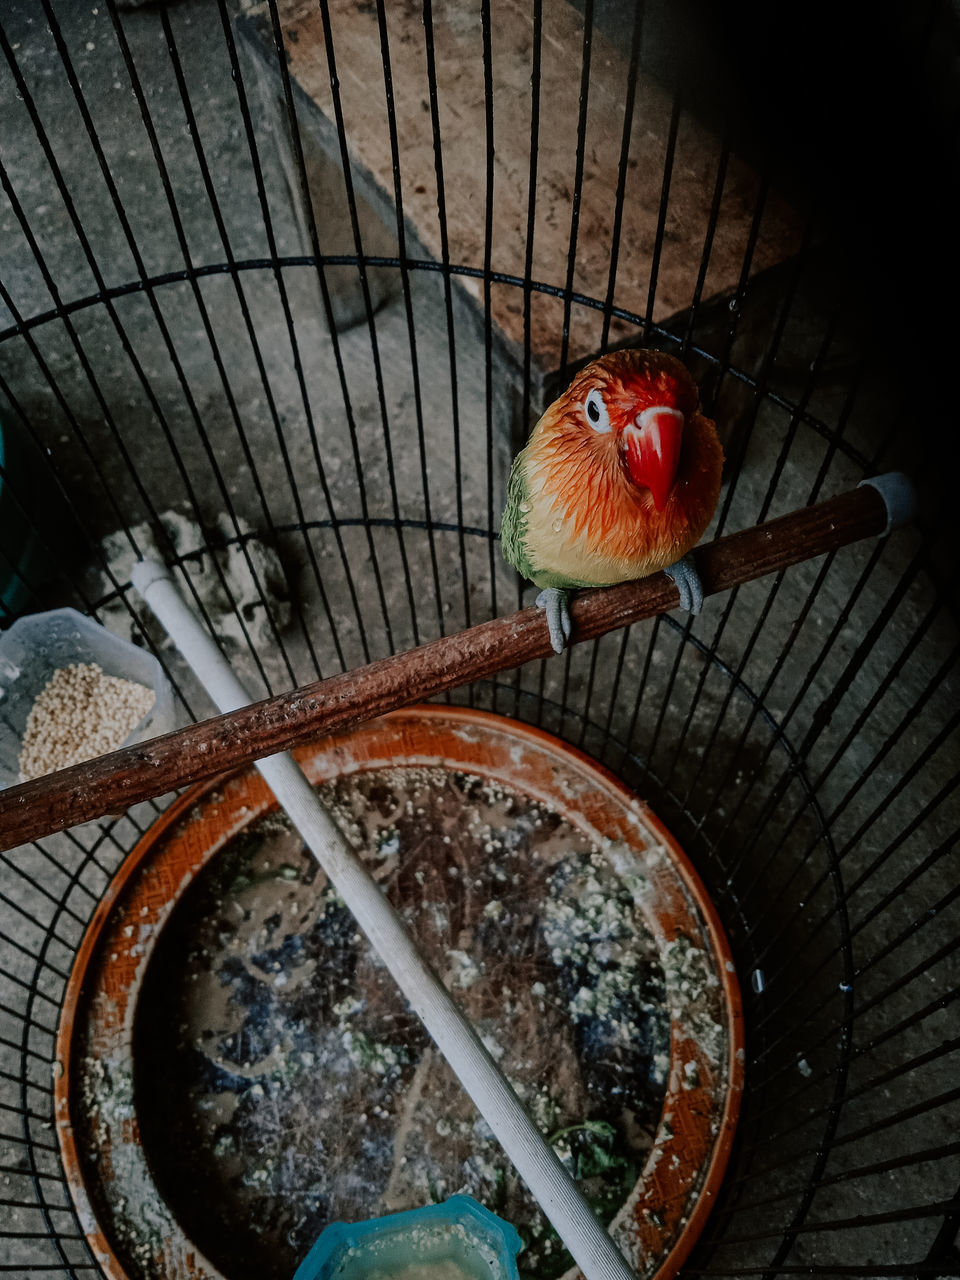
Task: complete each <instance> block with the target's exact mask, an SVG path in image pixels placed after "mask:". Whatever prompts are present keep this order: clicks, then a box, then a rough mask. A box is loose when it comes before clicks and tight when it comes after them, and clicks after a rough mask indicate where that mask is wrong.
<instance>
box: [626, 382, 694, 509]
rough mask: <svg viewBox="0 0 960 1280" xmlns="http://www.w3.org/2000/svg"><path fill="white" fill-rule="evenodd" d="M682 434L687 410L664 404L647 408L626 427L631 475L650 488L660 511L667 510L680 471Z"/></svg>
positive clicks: (655, 504) (627, 454)
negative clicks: (666, 506)
mask: <svg viewBox="0 0 960 1280" xmlns="http://www.w3.org/2000/svg"><path fill="white" fill-rule="evenodd" d="M682 436H683V414H682V413H681V412H680V410H679V409H667V408H665V407H664V406H663V405H655V406H654V407H653V408H651V409H644V411H643V413H641V414H639V415H638V416H637V419H636V421H635V422H631V423H628V424H627V426H626V427H624V429H623V433H622V436H621V440H622V443H623V447H624V450H625V452H626V461H627V470H628V471H629V473H630V479H631V480H632V481H633V483H634V484H636V485H640V486H641V487H643V488H647V489H649V490H650V493H651V494H652V496H653V503H654V506H655V507H656V508H657V510H658V511H662V510H663V508H664V505H665V504H666V501H667V498H668V497H669V494H670V489H671V488H672V486H673V481H674V478H675V476H676V474H677V466H678V465H679V462H680V445H681V443H682Z"/></svg>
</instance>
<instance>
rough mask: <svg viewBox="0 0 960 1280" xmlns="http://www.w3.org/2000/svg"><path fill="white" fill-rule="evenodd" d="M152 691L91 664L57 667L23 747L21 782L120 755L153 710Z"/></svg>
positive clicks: (29, 723) (38, 703)
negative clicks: (112, 753)
mask: <svg viewBox="0 0 960 1280" xmlns="http://www.w3.org/2000/svg"><path fill="white" fill-rule="evenodd" d="M153 703H154V696H153V690H152V689H148V688H146V686H145V685H142V684H137V683H135V681H133V680H122V679H121V678H120V677H119V676H108V675H104V673H103V671H102V669H101V668H100V667H98V666H97V664H96V663H93V662H77V663H73V664H71V665H70V666H69V667H59V668H58V669H57V670H56V671H55V672H54V673H53V675H52V676H51V677H50V679H49V680H48V681H47V684H46V685H45V686H44V688H43V689H42V690H41V692H40V693H39V694H38V695H37V698H36V701H35V702H34V704H33V706H32V707H31V708H30V714H29V716H28V717H27V727H26V730H25V731H24V735H23V744H22V746H21V748H20V777H21V780H22V781H23V782H28V781H29V780H30V779H31V778H39V777H41V776H42V775H43V774H45V773H52V772H53V771H54V770H55V769H65V768H66V767H67V765H71V764H78V763H79V762H80V761H81V760H92V759H93V757H94V756H101V755H104V754H105V753H106V752H108V751H116V749H117V747H119V746H120V744H121V742H123V740H124V739H125V738H126V737H128V736H129V735H130V733H132V731H133V729H134V728H135V727H136V726H137V725H138V724H139V722H140V721H141V720H142V719H143V717H144V716H145V715H146V714H147V712H148V711H149V710H150V708H151V707H152V706H153Z"/></svg>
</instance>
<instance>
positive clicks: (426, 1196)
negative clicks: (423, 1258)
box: [60, 708, 743, 1280]
mask: <svg viewBox="0 0 960 1280" xmlns="http://www.w3.org/2000/svg"><path fill="white" fill-rule="evenodd" d="M302 762H303V764H304V767H305V768H307V770H308V773H309V774H310V776H311V778H312V779H313V780H314V781H315V782H316V783H318V785H320V788H321V795H322V797H323V799H324V802H325V803H326V805H327V806H328V808H329V809H330V811H331V812H332V813H333V814H334V815H335V816H336V818H337V820H338V823H339V825H340V826H341V828H342V829H343V830H344V832H345V834H346V835H347V838H348V839H349V840H350V841H351V843H352V844H353V845H354V846H355V848H357V850H358V851H360V852H361V853H362V854H363V856H364V857H365V858H366V859H367V860H368V862H369V865H370V867H371V870H372V872H373V874H374V876H375V877H376V879H377V880H378V881H379V882H380V883H381V884H382V886H383V888H384V891H385V892H386V893H387V895H388V897H389V898H390V900H391V901H392V902H393V904H394V905H395V906H396V907H397V909H398V910H399V911H400V912H401V914H402V915H403V917H404V919H405V920H406V922H407V924H408V926H409V927H410V929H411V931H412V932H413V934H414V936H415V937H416V938H417V940H418V942H419V943H420V945H421V946H422V947H423V948H424V950H425V952H426V954H427V956H428V958H429V959H430V961H431V963H432V964H433V966H434V967H435V968H436V970H437V971H438V972H439V973H440V974H441V975H442V976H443V978H444V980H445V982H446V983H447V985H448V986H449V987H450V989H452V990H453V991H454V992H455V994H456V996H457V999H458V1000H459V1002H460V1003H461V1005H462V1007H463V1008H464V1010H465V1012H466V1013H467V1015H468V1016H469V1017H470V1019H471V1021H472V1022H473V1024H474V1025H475V1026H476V1028H477V1029H478V1031H479V1032H480V1034H481V1036H482V1037H483V1039H484V1041H485V1043H486V1044H487V1046H488V1048H489V1049H490V1051H491V1052H492V1053H493V1054H494V1056H495V1057H496V1058H497V1060H498V1061H499V1063H500V1065H501V1067H502V1068H503V1070H504V1071H505V1073H506V1074H507V1076H508V1078H509V1079H510V1080H511V1082H512V1083H513V1084H514V1086H515V1087H516V1089H517V1091H518V1093H519V1094H520V1096H521V1098H522V1099H523V1100H524V1102H525V1104H526V1105H527V1107H528V1109H529V1110H530V1113H531V1114H532V1115H533V1116H534V1117H535V1119H536V1122H537V1123H538V1125H539V1127H540V1128H541V1130H542V1131H543V1133H544V1135H545V1136H546V1137H548V1138H549V1139H551V1140H552V1141H553V1142H554V1143H555V1144H559V1148H558V1149H559V1150H560V1152H561V1154H562V1155H563V1157H564V1158H565V1160H566V1162H567V1164H568V1167H569V1168H570V1169H571V1171H572V1172H573V1173H574V1175H575V1176H576V1177H577V1178H578V1180H579V1182H580V1184H581V1186H582V1188H583V1189H584V1192H585V1194H586V1195H587V1196H588V1198H589V1199H590V1201H591V1203H592V1204H593V1205H594V1207H595V1209H596V1210H597V1212H598V1213H599V1214H601V1216H603V1217H604V1219H606V1220H608V1221H609V1220H614V1221H615V1223H616V1224H617V1225H616V1228H615V1229H616V1232H617V1234H618V1235H619V1238H620V1240H621V1242H622V1244H623V1245H624V1247H625V1248H626V1249H627V1250H628V1251H629V1254H630V1256H631V1258H632V1260H633V1262H634V1263H635V1265H637V1266H638V1268H639V1269H640V1271H641V1273H642V1274H646V1275H650V1274H653V1272H654V1271H656V1270H657V1269H658V1268H659V1267H661V1265H663V1264H667V1266H668V1270H667V1274H669V1273H670V1272H671V1271H672V1270H673V1269H674V1268H675V1267H676V1265H678V1264H679V1262H680V1260H681V1259H682V1256H683V1255H684V1254H685V1253H686V1252H687V1250H688V1249H689V1247H690V1246H691V1244H692V1242H693V1238H694V1236H695V1235H696V1232H697V1231H698V1229H699V1225H700V1222H701V1219H702V1216H703V1213H704V1210H705V1208H706V1206H707V1205H708V1203H709V1199H710V1197H711V1196H712V1194H713V1193H714V1191H715V1188H716V1185H717V1182H718V1180H719V1177H720V1176H721V1175H722V1170H723V1167H724V1165H725V1163H726V1158H727V1155H728V1152H729V1148H730V1143H731V1141H732V1135H733V1128H734V1125H735V1117H736V1111H737V1105H738V1098H739V1091H740V1088H741V1084H742V1070H743V1051H742V1043H741V1039H740V1031H739V1025H740V1022H739V1020H740V1012H739V1010H740V1002H739V995H738V991H737V986H736V981H735V978H734V975H733V972H732V971H733V965H732V962H730V959H729V952H728V950H727V948H726V943H725V941H724V939H723V936H722V933H721V932H720V930H719V927H718V925H717V924H716V921H715V918H714V916H713V912H712V908H711V907H710V904H709V902H708V900H707V899H706V897H705V894H704V892H703V890H702V887H701V886H700V885H699V882H698V881H697V879H696V877H695V876H694V875H693V873H692V871H691V869H690V867H689V864H688V863H687V862H686V859H685V858H684V855H683V854H682V853H681V852H680V850H679V849H678V848H677V847H676V846H675V844H674V842H673V841H672V839H671V838H670V837H669V835H668V834H667V833H666V832H664V831H663V830H662V829H661V828H660V827H659V824H657V823H656V820H655V819H653V818H652V817H651V816H650V815H649V814H648V812H647V811H646V810H645V808H644V807H643V806H641V805H640V804H639V802H637V801H636V799H635V798H634V797H632V796H630V794H629V793H628V792H626V791H625V790H624V789H623V788H622V787H620V786H619V784H617V783H616V782H615V781H614V780H613V779H611V778H609V777H608V776H607V775H606V774H604V773H603V772H602V771H600V770H598V769H597V767H596V766H595V765H593V764H591V763H590V762H588V761H586V760H585V759H584V758H582V757H580V756H579V755H578V754H577V753H576V752H573V751H571V749H570V748H568V747H566V746H564V745H563V744H561V743H560V742H559V741H557V740H555V739H552V738H550V737H548V736H546V735H544V734H542V733H539V732H537V731H533V730H530V729H529V728H527V727H525V726H521V725H519V724H516V723H514V722H510V721H507V720H504V719H503V718H501V717H494V716H490V715H488V714H486V713H477V712H470V711H452V710H443V711H441V710H438V709H426V708H425V709H420V710H417V711H413V712H404V713H400V714H397V715H394V716H390V717H387V718H385V719H384V720H382V721H380V722H377V723H376V724H375V725H371V726H369V727H367V728H364V729H361V730H359V731H356V732H355V733H353V734H351V735H349V736H347V737H344V738H342V739H334V740H333V741H332V742H331V743H329V744H326V745H324V746H323V747H322V748H313V749H310V750H309V751H307V752H306V753H304V755H303V757H302ZM271 804H272V801H271V798H270V797H269V794H268V793H267V791H266V788H265V787H264V785H263V784H262V782H261V781H260V780H259V778H258V777H257V776H256V775H255V774H252V773H246V774H243V775H240V776H239V777H238V778H235V779H233V780H231V781H229V782H227V783H226V784H224V785H222V786H217V785H214V786H213V787H209V786H208V787H207V788H206V789H205V790H203V791H201V792H199V793H191V794H190V795H189V796H187V797H185V798H184V800H183V801H182V802H181V803H180V804H179V805H178V806H177V808H176V809H175V810H174V811H172V812H171V814H170V815H168V816H167V817H166V818H165V819H163V820H162V821H161V822H160V823H159V824H157V827H156V828H155V829H154V830H153V831H151V832H150V833H148V835H147V837H146V838H145V840H144V841H142V842H141V845H140V846H139V848H138V850H137V852H136V853H135V854H134V856H133V857H132V858H131V859H130V860H129V861H128V863H127V864H125V866H124V869H123V871H122V872H121V874H120V875H119V876H118V877H117V880H116V882H115V884H114V886H113V888H112V890H111V891H110V893H109V894H108V895H107V897H106V898H105V900H104V909H103V910H102V911H101V912H100V913H99V915H98V918H97V920H96V921H95V923H94V925H93V927H92V929H91V931H90V934H89V935H88V939H87V942H86V943H85V945H84V948H83V949H82V950H81V953H80V958H79V960H78V964H77V966H76V968H75V971H74V976H73V984H72V985H73V991H72V993H71V995H69V996H68V1003H67V1008H68V1010H70V1012H71V1016H69V1017H68V1018H67V1019H66V1020H65V1022H64V1029H63V1031H62V1032H61V1040H62V1044H61V1050H60V1058H61V1060H62V1061H64V1062H65V1063H66V1064H68V1070H67V1072H66V1074H65V1076H64V1078H63V1080H62V1082H61V1087H60V1089H61V1091H60V1106H61V1115H62V1113H63V1111H64V1110H65V1111H67V1112H68V1113H69V1117H70V1121H71V1124H70V1126H68V1127H66V1128H65V1129H63V1130H62V1132H64V1133H65V1134H66V1142H65V1149H64V1150H65V1156H66V1160H67V1164H68V1167H69V1168H70V1169H71V1170H72V1174H73V1188H74V1194H75V1196H76V1197H77V1198H78V1200H79V1202H80V1204H81V1207H82V1212H83V1215H84V1219H85V1222H86V1228H87V1230H88V1234H89V1235H90V1236H91V1238H92V1239H93V1240H94V1243H95V1247H96V1249H97V1252H98V1254H99V1255H100V1257H101V1262H102V1264H103V1265H104V1266H105V1268H106V1269H107V1270H108V1272H109V1273H110V1274H111V1275H113V1276H119V1275H126V1276H128V1277H130V1280H140V1278H141V1277H148V1276H160V1275H163V1276H165V1277H170V1276H174V1277H196V1280H203V1278H204V1277H215V1276H217V1275H229V1276H231V1277H236V1278H238V1280H247V1278H250V1280H252V1278H253V1277H255V1276H256V1277H265V1278H267V1280H270V1278H272V1277H277V1278H278V1280H279V1277H282V1276H287V1275H290V1274H292V1272H293V1271H294V1270H295V1269H296V1265H297V1262H298V1261H299V1258H300V1257H301V1256H302V1255H303V1253H304V1252H305V1251H306V1250H307V1249H308V1248H309V1246H310V1244H311V1243H312V1241H313V1240H314V1239H315V1238H316V1236H317V1235H318V1234H319V1232H320V1230H322V1228H323V1227H324V1226H325V1225H327V1223H328V1222H331V1221H337V1220H347V1221H352V1220H357V1219H360V1218H366V1217H373V1216H376V1215H378V1214H382V1213H386V1212H394V1211H397V1210H401V1209H407V1208H414V1207H418V1206H420V1205H423V1204H425V1203H430V1202H431V1201H434V1200H437V1199H444V1198H446V1197H447V1196H449V1195H452V1194H454V1193H456V1192H467V1193H468V1194H471V1195H473V1196H474V1197H475V1198H477V1199H478V1200H480V1201H481V1203H485V1204H486V1205H487V1206H488V1207H490V1208H492V1209H494V1210H495V1211H496V1212H498V1213H500V1214H501V1215H502V1216H503V1217H505V1218H506V1219H507V1220H508V1221H510V1222H512V1223H514V1225H515V1226H516V1227H517V1228H518V1230H519V1231H520V1232H521V1235H522V1236H523V1238H524V1240H525V1241H526V1242H527V1247H526V1249H525V1250H524V1252H523V1254H522V1255H521V1268H522V1273H523V1274H524V1275H525V1276H529V1277H533V1276H536V1277H538V1280H546V1278H548V1277H551V1276H559V1275H562V1274H566V1273H569V1274H571V1275H572V1274H575V1273H574V1272H573V1271H571V1265H572V1263H571V1260H570V1258H569V1256H568V1255H567V1254H566V1253H565V1251H564V1250H563V1247H562V1245H561V1244H560V1242H559V1240H558V1238H557V1237H556V1235H555V1234H554V1233H553V1231H552V1230H551V1229H550V1227H549V1224H548V1223H547V1222H546V1221H545V1219H544V1218H543V1217H542V1215H541V1214H540V1211H539V1210H538V1208H537V1206H536V1204H535V1202H534V1201H533V1200H532V1199H531V1197H530V1196H529V1194H528V1193H527V1191H526V1190H525V1188H524V1187H523V1185H522V1184H521V1183H520V1182H519V1180H518V1178H517V1176H516V1174H515V1172H514V1171H513V1170H512V1167H511V1166H510V1164H509V1161H508V1160H507V1158H506V1156H504V1154H503V1153H502V1152H501V1150H500V1148H499V1146H498V1144H497V1143H496V1141H495V1139H494V1137H493V1135H492V1133H491V1131H490V1130H489V1128H488V1127H487V1125H486V1124H485V1122H484V1121H483V1120H482V1119H481V1118H479V1117H478V1116H477V1114H476V1112H475V1110H474V1108H473V1106H472V1104H471V1103H470V1102H469V1100H468V1099H467V1098H466V1097H465V1095H464V1094H463V1093H462V1091H461V1089H460V1088H459V1086H458V1084H457V1082H456V1080H455V1078H454V1077H453V1075H452V1073H451V1072H450V1071H449V1069H448V1068H447V1067H446V1064H445V1063H444V1062H443V1060H442V1059H441V1058H440V1057H439V1055H438V1054H437V1052H436V1050H435V1049H434V1048H433V1047H432V1046H431V1045H430V1043H429V1041H428V1039H427V1037H426V1034H425V1032H424V1031H423V1029H422V1027H421V1025H420V1024H419V1022H418V1021H417V1019H416V1017H415V1015H414V1014H413V1013H411V1012H410V1010H409V1009H408V1008H407V1007H406V1004H405V1001H404V1000H403V999H402V998H401V997H400V996H399V994H398V993H397V991H396V989H395V986H394V984H393V981H392V979H391V978H390V976H389V974H388V973H387V971H386V969H385V968H384V966H383V964H382V962H381V961H379V959H378V957H377V956H376V955H375V954H374V953H373V952H372V951H371V949H370V948H369V946H368V945H367V944H366V942H365V940H364V939H363V938H362V937H361V935H360V934H359V933H358V932H357V928H356V925H355V923H354V921H353V918H352V916H351V915H350V913H349V911H348V910H347V909H346V907H345V906H344V904H343V903H342V901H341V900H340V898H339V897H338V895H337V894H336V891H335V889H334V888H333V887H332V886H331V885H330V884H329V882H328V881H327V880H326V877H325V876H324V874H323V873H322V872H321V871H320V870H319V868H318V867H317V865H316V864H315V863H314V862H313V861H312V860H311V859H310V858H309V856H308V855H307V853H306V852H305V850H304V849H303V846H302V842H301V840H300V838H299V836H298V835H297V833H296V832H295V831H293V830H292V829H291V828H290V826H289V825H288V823H287V821H286V819H285V818H284V816H283V815H282V814H279V813H278V812H277V811H276V810H275V808H272V807H271Z"/></svg>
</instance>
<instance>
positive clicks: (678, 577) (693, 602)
mask: <svg viewBox="0 0 960 1280" xmlns="http://www.w3.org/2000/svg"><path fill="white" fill-rule="evenodd" d="M663 572H664V573H665V574H666V575H667V577H668V578H670V579H671V580H672V582H673V583H674V585H675V586H676V588H677V591H678V592H679V593H680V608H681V609H686V611H687V613H699V612H700V610H701V609H702V608H703V586H702V584H701V582H700V575H699V574H698V573H697V570H696V567H695V566H694V563H693V558H692V557H691V556H681V558H680V559H679V560H678V561H677V562H676V564H672V565H670V566H669V568H667V569H664V571H663Z"/></svg>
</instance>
